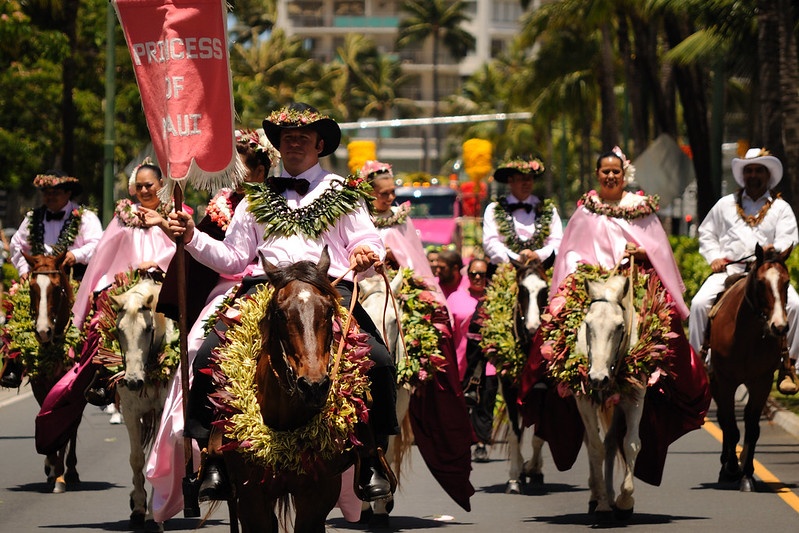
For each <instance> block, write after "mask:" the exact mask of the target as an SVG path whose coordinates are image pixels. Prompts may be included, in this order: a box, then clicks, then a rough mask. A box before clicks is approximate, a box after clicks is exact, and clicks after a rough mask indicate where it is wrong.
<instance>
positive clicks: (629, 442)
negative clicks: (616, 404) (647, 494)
mask: <svg viewBox="0 0 799 533" xmlns="http://www.w3.org/2000/svg"><path fill="white" fill-rule="evenodd" d="M645 393H646V390H645V389H644V388H643V387H642V388H640V389H635V394H634V395H632V396H631V397H629V398H628V399H626V400H623V401H622V403H621V405H620V407H621V408H622V409H623V411H624V420H625V423H626V425H627V432H626V433H625V435H624V478H623V479H622V482H621V489H620V490H619V497H618V498H617V499H616V518H618V519H619V520H627V519H629V518H630V516H632V514H633V507H634V506H635V498H633V491H634V490H635V489H634V485H633V483H634V482H633V477H634V473H635V460H636V458H637V457H638V452H639V451H641V438H640V435H639V433H640V431H639V428H640V425H641V415H642V414H643V411H644V395H645Z"/></svg>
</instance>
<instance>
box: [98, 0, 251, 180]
mask: <svg viewBox="0 0 799 533" xmlns="http://www.w3.org/2000/svg"><path fill="white" fill-rule="evenodd" d="M112 1H113V3H114V7H115V8H116V12H117V16H118V17H119V21H120V23H121V24H122V29H123V30H124V32H125V39H126V40H127V43H128V49H129V51H130V55H131V58H132V60H133V67H134V71H135V73H136V81H137V83H138V85H139V91H140V92H141V98H142V105H143V107H144V114H145V116H146V118H147V126H148V128H149V130H150V137H151V138H152V142H153V147H154V148H155V153H156V155H157V157H158V163H159V165H160V166H161V168H162V170H164V174H165V175H166V176H167V177H168V178H171V179H173V180H179V181H181V180H188V181H191V183H192V184H193V185H195V186H198V187H202V188H211V187H213V186H217V185H222V184H225V183H226V184H230V181H231V180H230V179H229V178H230V177H231V176H233V175H234V173H235V172H236V163H237V162H238V157H237V155H236V150H235V141H234V137H233V134H234V130H233V88H232V82H231V77H230V66H229V58H228V49H227V29H226V25H225V24H226V22H225V17H226V9H225V0H112ZM170 189H171V187H170Z"/></svg>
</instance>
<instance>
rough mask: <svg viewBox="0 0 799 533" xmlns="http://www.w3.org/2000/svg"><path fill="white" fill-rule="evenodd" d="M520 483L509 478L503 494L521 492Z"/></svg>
mask: <svg viewBox="0 0 799 533" xmlns="http://www.w3.org/2000/svg"><path fill="white" fill-rule="evenodd" d="M521 493H522V484H521V483H520V482H519V480H518V479H509V480H508V483H507V484H506V485H505V494H521Z"/></svg>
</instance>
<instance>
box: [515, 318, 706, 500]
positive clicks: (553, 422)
mask: <svg viewBox="0 0 799 533" xmlns="http://www.w3.org/2000/svg"><path fill="white" fill-rule="evenodd" d="M671 326H672V328H671V329H672V331H673V332H674V333H677V336H676V337H675V338H674V339H672V340H671V343H670V344H671V347H672V349H673V350H674V357H673V358H672V362H671V368H670V370H671V372H672V373H673V377H666V378H661V379H660V381H658V382H657V383H656V384H655V385H654V386H651V387H649V388H648V389H647V391H646V399H645V401H644V412H643V415H642V417H641V427H640V430H639V435H640V437H641V451H640V452H639V454H638V458H637V460H636V463H635V477H637V478H638V479H640V480H641V481H644V482H646V483H649V484H651V485H660V482H661V481H662V479H663V468H664V466H665V464H666V454H667V452H668V449H669V445H670V444H671V443H672V442H674V441H676V440H677V439H679V438H680V437H682V436H683V435H685V434H686V433H688V432H689V431H693V430H695V429H698V428H700V427H701V426H702V424H703V423H704V420H705V415H706V414H707V410H708V408H709V407H710V388H709V385H708V378H707V373H706V372H705V367H704V365H703V364H702V361H701V360H700V358H699V356H697V354H696V353H695V352H694V350H693V349H692V348H691V346H690V345H689V344H688V340H687V339H686V338H685V332H684V331H683V327H682V322H681V321H680V317H679V316H678V314H677V313H676V312H673V314H672V320H671ZM540 346H541V340H540V338H539V336H536V342H535V344H534V349H533V350H532V352H531V354H530V358H529V359H528V360H527V365H526V366H525V368H524V370H523V372H522V377H521V390H520V392H519V404H520V407H521V410H522V415H523V416H524V422H525V425H531V424H534V423H535V424H539V425H540V428H537V429H536V434H537V435H539V436H540V437H541V438H543V439H544V440H546V441H547V442H548V443H549V447H550V450H551V451H552V456H553V460H554V462H555V466H556V467H557V468H558V470H561V471H563V470H568V469H570V468H571V467H572V465H574V462H575V461H576V460H577V454H578V453H579V451H580V444H581V443H582V435H583V431H584V429H583V424H582V420H581V419H580V414H579V412H578V411H577V406H576V404H575V401H574V398H573V397H572V396H568V397H566V398H563V397H561V396H560V395H559V394H557V392H555V391H556V386H555V385H554V384H550V385H549V387H548V388H547V389H546V390H545V391H544V392H542V389H540V388H535V387H534V385H535V384H536V383H546V379H545V376H546V368H545V361H544V359H543V357H542V356H541V351H540Z"/></svg>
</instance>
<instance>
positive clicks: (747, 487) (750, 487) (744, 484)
mask: <svg viewBox="0 0 799 533" xmlns="http://www.w3.org/2000/svg"><path fill="white" fill-rule="evenodd" d="M738 490H740V491H741V492H757V491H756V489H755V478H753V477H752V476H743V477H742V478H741V484H740V486H739V487H738Z"/></svg>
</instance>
